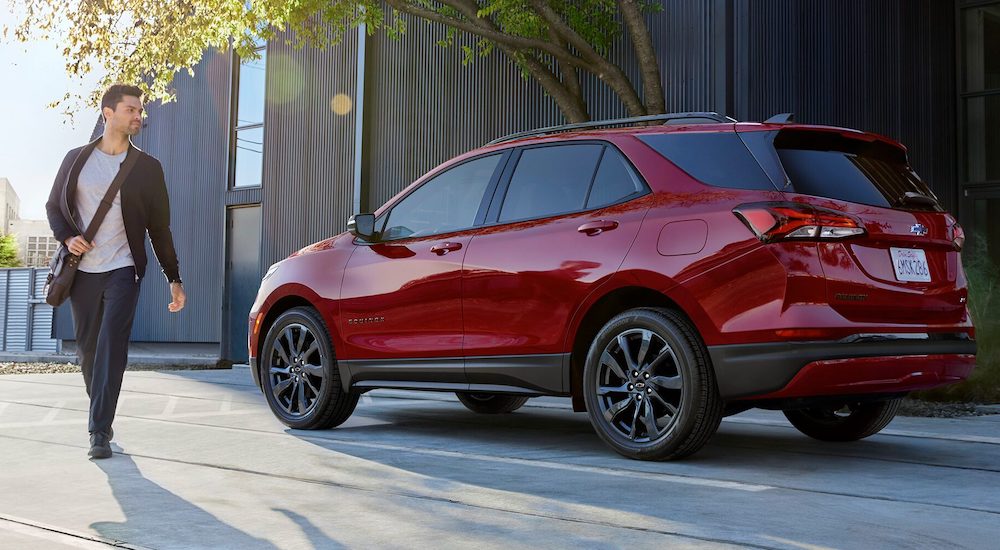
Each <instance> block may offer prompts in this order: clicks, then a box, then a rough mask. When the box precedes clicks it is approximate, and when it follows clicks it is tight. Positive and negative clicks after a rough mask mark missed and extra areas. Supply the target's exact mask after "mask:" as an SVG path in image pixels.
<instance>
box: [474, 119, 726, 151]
mask: <svg viewBox="0 0 1000 550" xmlns="http://www.w3.org/2000/svg"><path fill="white" fill-rule="evenodd" d="M661 121H662V122H663V123H664V124H715V123H720V122H721V123H727V122H736V119H733V118H730V117H727V116H724V115H720V114H719V113H714V112H710V111H693V112H689V113H666V114H662V115H646V116H637V117H630V118H616V119H613V120H595V121H592V122H580V123H576V124H563V125H561V126H548V127H546V128H538V129H536V130H528V131H526V132H517V133H514V134H510V135H506V136H504V137H502V138H497V139H494V140H493V141H491V142H489V143H487V144H486V145H487V146H489V145H496V144H498V143H504V142H506V141H511V140H514V139H520V138H525V137H531V136H543V135H546V134H558V133H561V132H570V131H573V130H587V129H591V128H606V127H609V126H633V125H636V124H639V123H642V122H661Z"/></svg>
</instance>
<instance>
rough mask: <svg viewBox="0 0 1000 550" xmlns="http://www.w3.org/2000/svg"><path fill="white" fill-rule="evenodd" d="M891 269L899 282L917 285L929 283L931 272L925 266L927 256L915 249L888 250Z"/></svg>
mask: <svg viewBox="0 0 1000 550" xmlns="http://www.w3.org/2000/svg"><path fill="white" fill-rule="evenodd" d="M889 254H891V255H892V269H893V271H895V272H896V279H897V280H899V281H912V282H917V283H929V282H931V270H930V269H929V268H928V266H927V254H926V253H925V252H924V251H923V250H919V249H916V248H890V249H889Z"/></svg>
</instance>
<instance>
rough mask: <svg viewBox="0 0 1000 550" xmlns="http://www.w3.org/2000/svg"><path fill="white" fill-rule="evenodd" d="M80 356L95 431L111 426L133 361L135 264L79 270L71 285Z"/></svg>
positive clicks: (135, 289)
mask: <svg viewBox="0 0 1000 550" xmlns="http://www.w3.org/2000/svg"><path fill="white" fill-rule="evenodd" d="M69 299H70V305H71V306H72V309H73V323H74V325H75V326H76V347H77V351H76V353H77V356H78V357H79V359H80V367H81V369H82V370H83V381H84V383H86V385H87V395H89V396H90V423H89V425H88V430H89V431H90V433H96V432H104V433H107V432H108V431H109V430H110V429H111V422H112V421H114V419H115V409H116V408H117V407H118V393H119V392H120V391H121V389H122V376H124V375H125V366H126V365H127V364H128V339H129V335H130V334H131V333H132V319H134V318H135V306H136V304H137V303H138V301H139V281H137V280H136V276H135V268H134V267H123V268H121V269H116V270H114V271H108V272H106V273H85V272H83V271H79V272H77V274H76V277H75V278H74V279H73V288H72V289H71V290H70V296H69Z"/></svg>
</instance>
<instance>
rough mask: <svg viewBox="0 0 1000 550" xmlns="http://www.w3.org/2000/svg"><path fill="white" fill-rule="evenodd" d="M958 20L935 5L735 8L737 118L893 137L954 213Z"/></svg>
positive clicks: (947, 6) (850, 0)
mask: <svg viewBox="0 0 1000 550" xmlns="http://www.w3.org/2000/svg"><path fill="white" fill-rule="evenodd" d="M954 19H955V7H954V4H953V3H952V2H942V1H939V0H919V1H915V0H837V1H826V2H800V1H796V0H748V1H745V2H737V3H735V8H734V41H735V45H734V67H733V69H734V75H735V78H734V89H733V93H734V101H735V105H736V109H735V116H736V118H738V119H740V120H763V119H765V118H767V117H769V116H771V115H773V114H777V113H782V112H794V113H795V114H796V117H797V120H798V121H800V122H806V123H814V124H830V125H835V126H846V127H850V128H857V129H860V130H866V131H872V132H878V133H880V134H884V135H887V136H890V137H892V138H894V139H897V140H899V141H901V142H902V143H903V144H905V145H906V146H907V147H908V149H909V152H910V159H911V162H912V163H913V165H914V167H915V168H916V169H917V172H918V173H920V174H922V175H923V177H924V178H925V179H927V180H928V181H929V182H930V183H931V185H932V186H933V188H934V190H935V191H936V192H937V193H938V195H939V196H940V197H941V198H942V200H943V201H944V202H945V203H946V207H948V208H950V209H954V204H955V202H954V201H955V199H956V198H957V191H956V181H955V177H956V168H955V167H956V162H955V101H956V99H955V34H954V33H955V24H954Z"/></svg>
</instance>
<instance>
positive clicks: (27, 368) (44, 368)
mask: <svg viewBox="0 0 1000 550" xmlns="http://www.w3.org/2000/svg"><path fill="white" fill-rule="evenodd" d="M216 368H220V367H218V366H216V365H176V366H170V365H143V364H135V363H132V364H129V366H128V370H131V371H136V370H206V369H216ZM61 372H80V365H77V364H75V363H71V362H66V363H21V362H17V363H0V375H4V374H53V373H61Z"/></svg>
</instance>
